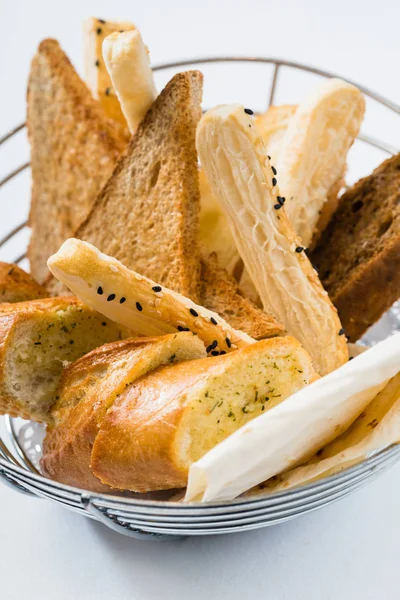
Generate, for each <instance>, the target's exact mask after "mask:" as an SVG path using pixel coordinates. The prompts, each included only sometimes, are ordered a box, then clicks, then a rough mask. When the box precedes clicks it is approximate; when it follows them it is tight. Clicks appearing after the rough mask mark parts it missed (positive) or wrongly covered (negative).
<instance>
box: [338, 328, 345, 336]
mask: <svg viewBox="0 0 400 600" xmlns="http://www.w3.org/2000/svg"><path fill="white" fill-rule="evenodd" d="M344 334H345V330H344V329H343V327H342V329H340V330H339V335H344Z"/></svg>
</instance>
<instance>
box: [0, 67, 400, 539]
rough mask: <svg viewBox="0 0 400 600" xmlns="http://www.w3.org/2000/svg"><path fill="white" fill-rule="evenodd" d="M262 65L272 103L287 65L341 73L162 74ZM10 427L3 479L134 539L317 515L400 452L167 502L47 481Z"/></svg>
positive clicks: (1, 450)
mask: <svg viewBox="0 0 400 600" xmlns="http://www.w3.org/2000/svg"><path fill="white" fill-rule="evenodd" d="M224 62H225V63H227V62H236V63H237V62H242V63H259V64H266V65H273V66H274V69H273V73H272V82H271V88H270V91H269V96H268V106H269V105H271V104H273V103H274V100H275V96H276V91H277V87H278V83H279V75H280V72H281V69H282V68H283V67H286V68H293V69H297V70H301V71H306V72H309V73H313V74H316V75H319V76H322V77H325V78H331V77H338V75H336V74H335V73H331V72H329V71H325V70H322V69H318V68H315V67H310V66H306V65H302V64H300V63H297V62H293V61H286V60H282V59H279V58H265V57H245V56H229V57H220V56H214V57H203V58H202V57H200V58H194V59H187V60H180V61H176V62H172V63H164V64H159V65H156V66H154V67H153V70H154V71H161V70H164V69H176V68H178V67H187V66H190V65H195V64H196V65H201V64H209V63H224ZM346 80H347V81H348V82H349V83H353V84H354V85H356V86H357V87H358V88H359V89H360V90H361V91H362V92H363V93H364V94H365V95H366V96H368V97H369V98H371V99H373V100H375V101H376V102H378V103H379V104H381V105H383V106H385V107H386V108H388V109H389V110H391V111H392V112H394V113H395V114H397V115H399V114H400V105H398V104H396V103H394V102H392V101H390V100H388V99H387V98H385V97H383V96H382V95H380V94H377V93H375V92H374V91H372V90H370V89H369V88H366V87H365V86H362V85H359V84H358V83H356V82H354V81H351V80H349V79H347V78H346ZM24 127H25V123H21V124H20V125H18V126H17V127H15V128H14V129H13V130H12V131H10V132H9V133H7V134H6V135H4V136H3V137H1V138H0V145H2V144H3V143H5V142H6V141H7V140H9V139H11V138H12V137H13V136H15V135H16V134H17V133H18V132H20V131H21V130H23V129H24ZM358 139H359V140H360V141H362V142H364V143H366V144H368V145H369V146H372V147H375V148H377V149H379V150H381V151H383V152H385V153H387V154H389V155H390V154H395V153H396V152H398V149H397V148H395V147H394V146H392V145H391V144H388V143H386V142H384V141H382V140H380V139H377V138H375V137H373V136H370V135H367V134H365V133H362V134H360V135H359V136H358ZM29 166H30V165H29V163H28V162H25V163H23V164H21V165H20V167H18V168H16V169H14V170H13V171H12V172H11V173H9V174H7V175H6V176H5V177H3V179H1V180H0V188H1V187H2V186H4V185H5V184H7V183H8V182H9V181H11V180H12V179H14V178H15V177H16V176H17V175H19V174H20V173H22V172H23V171H25V170H26V169H27V168H28V167H29ZM27 225H28V223H27V221H24V222H22V223H20V224H19V225H17V226H16V227H14V229H13V230H12V231H10V232H9V233H8V234H6V235H5V236H4V237H3V238H2V239H0V248H1V247H2V246H3V245H4V244H6V243H7V242H8V241H10V240H11V239H13V238H14V237H15V236H16V235H17V234H18V233H19V232H20V231H22V230H23V229H24V228H25V227H26V226H27ZM25 257H26V254H25V253H21V254H20V255H19V256H18V257H17V258H16V259H15V261H14V262H16V263H18V262H21V261H22V260H23V259H24V258H25ZM5 423H6V430H7V433H8V436H9V439H10V441H11V444H12V446H13V448H14V451H15V455H14V454H13V453H12V452H11V451H10V450H9V448H8V446H7V445H6V444H5V443H4V441H3V440H2V439H1V438H0V479H3V480H4V482H5V483H8V484H9V485H11V487H14V488H16V489H18V490H19V491H20V492H22V493H26V494H28V495H31V496H37V497H46V498H49V499H51V500H53V501H56V502H59V503H61V504H64V505H65V506H67V507H68V508H70V509H72V510H75V511H78V512H79V513H84V514H86V515H87V516H89V517H91V518H94V519H96V520H98V521H101V522H103V523H105V524H106V525H108V526H109V527H111V528H112V529H115V530H116V531H118V532H120V533H123V534H125V535H129V536H132V537H139V538H143V537H144V538H146V539H147V538H148V537H149V536H150V537H151V538H154V539H160V538H161V539H163V538H165V537H167V536H168V535H174V536H176V535H196V534H199V533H201V534H202V535H209V534H215V533H227V532H233V531H242V530H244V529H254V528H257V527H260V526H266V525H271V524H274V523H278V522H282V521H284V520H287V519H290V518H294V517H296V516H299V515H300V514H305V513H306V512H311V511H312V510H316V509H317V508H320V507H321V506H325V505H327V504H329V503H331V502H333V501H334V500H336V499H337V498H340V497H342V496H344V495H346V494H348V493H349V492H350V491H353V490H355V489H358V488H360V487H361V486H363V485H365V483H366V482H367V481H369V480H371V479H372V478H375V477H377V476H378V475H379V474H380V473H383V472H384V471H385V470H386V469H388V468H389V467H390V466H391V465H392V464H394V463H395V462H397V460H398V458H399V456H400V446H393V447H390V448H387V449H385V450H383V451H381V452H377V453H375V454H374V455H372V456H370V457H369V458H368V459H367V460H365V461H363V462H362V463H359V464H357V465H354V466H352V467H349V468H347V469H345V470H343V471H341V472H340V473H337V474H335V475H332V476H330V477H328V478H325V479H322V480H320V481H317V482H314V483H311V484H308V485H306V486H302V487H299V488H294V489H292V490H288V491H284V492H279V493H276V494H273V495H261V496H259V497H258V496H257V497H241V498H238V499H235V500H233V501H231V502H217V503H209V504H201V503H190V504H181V503H177V502H171V501H169V502H167V503H166V502H163V501H158V500H147V499H137V498H130V497H122V496H115V495H111V494H110V495H108V494H92V493H88V492H87V491H86V490H80V489H78V488H73V487H70V486H66V485H63V484H60V483H57V482H54V481H51V480H49V479H46V478H45V477H43V476H42V475H40V473H39V472H38V471H37V469H36V467H35V466H34V465H33V463H32V462H31V460H30V459H29V457H28V455H27V453H26V452H25V450H24V448H23V447H22V446H21V444H20V443H19V440H18V435H17V431H16V428H15V424H14V420H13V419H11V418H9V417H5Z"/></svg>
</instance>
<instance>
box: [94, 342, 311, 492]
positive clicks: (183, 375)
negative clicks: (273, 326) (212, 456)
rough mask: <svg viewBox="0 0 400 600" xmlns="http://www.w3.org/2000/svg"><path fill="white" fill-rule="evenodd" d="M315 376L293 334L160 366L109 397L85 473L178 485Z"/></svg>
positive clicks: (142, 484)
mask: <svg viewBox="0 0 400 600" xmlns="http://www.w3.org/2000/svg"><path fill="white" fill-rule="evenodd" d="M315 377H316V375H315V372H314V370H313V368H312V365H311V360H310V357H309V356H308V354H307V352H305V350H303V349H302V348H301V346H300V344H299V343H298V342H297V341H296V340H294V339H293V338H290V337H287V338H276V339H272V340H263V341H261V342H257V343H256V344H253V345H251V346H248V347H247V348H242V349H240V350H237V351H236V352H233V353H231V354H227V355H225V356H219V357H217V358H214V359H209V358H206V359H200V360H196V361H190V362H189V363H181V364H179V365H174V366H167V367H162V368H159V369H157V370H156V371H154V372H153V373H151V374H150V375H148V376H147V377H144V378H142V379H141V380H139V381H138V382H137V383H136V385H133V386H130V387H129V388H128V389H127V390H126V391H125V392H123V393H122V394H121V396H119V398H117V400H116V401H115V402H114V404H113V406H112V408H111V409H110V410H109V411H108V413H107V415H106V417H105V418H104V419H103V421H102V424H101V426H100V431H99V433H98V435H97V437H96V440H95V443H94V446H93V452H92V463H91V466H92V471H93V473H94V474H95V475H96V476H97V477H99V479H100V480H101V481H102V482H103V483H105V484H108V485H111V486H113V487H117V488H121V489H128V490H132V491H135V492H147V491H154V490H162V489H168V488H175V487H184V486H185V485H186V482H187V476H188V469H189V467H190V465H191V464H192V463H193V462H194V461H196V460H198V459H199V458H200V457H201V456H203V454H205V453H206V452H207V451H208V450H210V449H211V448H213V447H214V446H216V445H217V444H218V443H219V442H221V441H222V440H224V439H225V438H226V437H228V436H229V435H230V434H231V433H233V432H234V431H236V429H238V428H239V427H241V426H242V425H244V424H245V423H247V422H248V421H249V420H251V419H253V418H254V417H256V416H257V415H260V414H262V413H263V412H264V411H266V410H268V409H269V408H270V407H273V406H274V405H276V404H278V403H279V402H282V401H283V400H284V399H285V398H286V397H288V396H290V394H292V393H293V392H295V391H297V390H300V389H301V388H303V387H304V386H305V385H307V384H308V383H309V382H310V381H312V380H313V379H315Z"/></svg>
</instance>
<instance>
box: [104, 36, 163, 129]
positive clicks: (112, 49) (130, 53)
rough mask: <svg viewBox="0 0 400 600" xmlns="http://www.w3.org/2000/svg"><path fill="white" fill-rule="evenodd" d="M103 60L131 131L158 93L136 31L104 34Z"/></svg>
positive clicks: (140, 37)
mask: <svg viewBox="0 0 400 600" xmlns="http://www.w3.org/2000/svg"><path fill="white" fill-rule="evenodd" d="M103 59H104V62H105V64H106V67H107V71H108V74H109V75H110V78H111V81H112V84H113V86H114V89H115V91H116V94H117V97H118V100H119V102H120V104H121V109H122V112H123V114H124V117H125V119H126V121H127V123H128V127H129V131H130V132H131V133H132V134H133V133H135V131H136V129H137V126H138V125H139V123H140V121H141V120H142V119H143V117H144V115H145V114H146V112H147V110H148V109H149V107H150V105H151V104H152V102H153V100H155V98H156V95H157V92H156V87H155V85H154V79H153V72H152V70H151V67H150V61H149V56H148V53H147V50H146V47H145V45H144V44H143V40H142V36H141V35H140V33H139V31H137V30H136V31H124V32H122V33H112V34H111V35H109V36H107V37H106V38H105V40H104V42H103Z"/></svg>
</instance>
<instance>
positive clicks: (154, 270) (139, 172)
mask: <svg viewBox="0 0 400 600" xmlns="http://www.w3.org/2000/svg"><path fill="white" fill-rule="evenodd" d="M202 82H203V77H202V75H201V73H199V72H198V71H187V72H185V73H179V74H178V75H175V77H174V78H173V79H172V80H171V81H170V82H169V83H168V84H167V86H166V87H165V89H164V90H163V91H162V92H161V94H160V95H159V97H158V98H157V99H156V100H155V102H154V103H153V105H152V106H151V108H150V109H149V111H148V112H147V114H146V116H145V117H144V119H143V121H142V122H141V124H140V125H139V128H138V130H137V132H136V135H135V136H134V137H133V138H132V140H131V142H130V145H129V147H128V150H127V152H126V154H125V155H124V156H123V157H122V158H121V160H120V161H119V162H118V165H117V167H116V169H115V171H114V173H113V176H112V177H111V178H110V179H109V181H108V182H107V184H106V186H105V188H104V189H103V191H102V192H101V194H100V195H99V197H98V199H97V200H96V203H95V205H94V206H93V209H92V211H91V213H90V215H89V216H88V218H87V219H86V221H85V222H84V223H83V225H82V226H81V227H80V228H79V229H78V231H77V232H76V234H75V237H78V238H80V239H82V240H85V241H88V242H90V243H92V244H93V245H95V246H96V247H97V248H99V249H100V250H101V251H102V252H105V253H106V254H109V255H111V256H114V257H115V258H117V259H118V260H120V261H121V262H122V263H124V264H125V266H127V267H128V268H132V269H134V270H135V271H138V272H139V273H141V274H143V275H145V276H146V277H149V278H150V279H153V280H155V281H157V282H158V283H160V284H161V285H165V286H167V287H170V288H172V289H173V290H174V291H177V292H179V293H181V294H184V295H185V296H189V297H190V298H192V299H193V300H197V298H198V293H199V278H200V249H199V243H198V227H199V225H198V222H199V188H198V174H197V154H196V148H195V132H196V126H197V122H198V120H199V118H200V116H201V107H200V103H201V95H202Z"/></svg>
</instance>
